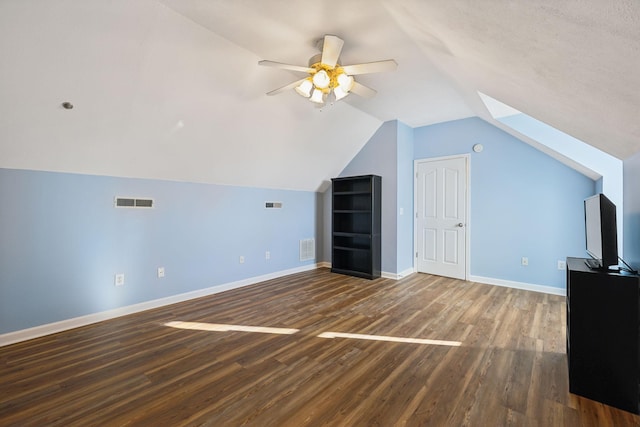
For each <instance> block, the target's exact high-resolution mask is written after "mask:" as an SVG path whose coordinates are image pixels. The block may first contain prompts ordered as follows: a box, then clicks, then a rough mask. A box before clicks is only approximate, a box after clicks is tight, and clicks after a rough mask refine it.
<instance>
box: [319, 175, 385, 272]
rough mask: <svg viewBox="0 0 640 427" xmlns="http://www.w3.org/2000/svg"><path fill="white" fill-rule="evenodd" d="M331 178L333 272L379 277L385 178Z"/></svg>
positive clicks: (369, 176)
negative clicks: (383, 183) (382, 201)
mask: <svg viewBox="0 0 640 427" xmlns="http://www.w3.org/2000/svg"><path fill="white" fill-rule="evenodd" d="M331 181H332V215H331V218H332V221H331V224H332V246H331V248H332V249H331V271H332V272H334V273H341V274H348V275H351V276H357V277H365V278H368V279H374V278H376V277H380V270H381V245H380V242H381V240H380V229H381V186H382V178H381V177H379V176H377V175H362V176H352V177H345V178H333V179H332V180H331Z"/></svg>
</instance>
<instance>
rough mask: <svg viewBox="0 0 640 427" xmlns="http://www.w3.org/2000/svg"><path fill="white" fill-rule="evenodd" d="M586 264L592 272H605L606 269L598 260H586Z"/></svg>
mask: <svg viewBox="0 0 640 427" xmlns="http://www.w3.org/2000/svg"><path fill="white" fill-rule="evenodd" d="M584 263H585V264H587V267H589V268H590V269H592V270H603V271H604V268H603V267H602V265H601V264H600V261H598V260H597V259H593V258H586V259H585V260H584Z"/></svg>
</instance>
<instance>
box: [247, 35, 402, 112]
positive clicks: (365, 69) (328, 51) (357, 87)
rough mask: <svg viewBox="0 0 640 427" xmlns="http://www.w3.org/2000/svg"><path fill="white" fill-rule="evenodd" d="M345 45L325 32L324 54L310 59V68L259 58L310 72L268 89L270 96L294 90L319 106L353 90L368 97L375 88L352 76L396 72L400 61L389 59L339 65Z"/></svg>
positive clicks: (265, 64)
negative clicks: (273, 88)
mask: <svg viewBox="0 0 640 427" xmlns="http://www.w3.org/2000/svg"><path fill="white" fill-rule="evenodd" d="M343 44H344V41H343V40H342V39H341V38H339V37H337V36H333V35H330V34H327V35H325V36H324V37H323V38H322V39H320V40H318V47H321V52H322V53H320V54H317V55H314V56H313V57H312V58H311V59H310V60H309V66H308V67H303V66H300V65H292V64H283V63H281V62H275V61H265V60H263V61H259V62H258V64H259V65H264V66H267V67H275V68H281V69H285V70H291V71H296V72H302V73H307V76H306V77H304V78H302V79H301V80H298V81H295V82H293V83H289V84H287V85H285V86H282V87H280V88H278V89H275V90H272V91H271V92H267V95H276V94H278V93H281V92H283V91H285V90H289V89H295V90H296V92H297V93H298V94H299V95H300V96H303V97H305V98H307V99H308V100H309V101H311V102H313V103H316V104H320V105H323V104H324V103H325V102H326V101H327V99H329V100H331V101H333V100H334V99H335V100H336V101H339V100H340V99H342V98H344V97H345V96H347V95H349V94H350V93H355V94H356V95H359V96H362V97H365V98H371V97H372V96H374V95H375V94H376V91H375V90H373V89H371V88H369V87H367V86H364V85H362V84H360V83H358V82H356V81H355V79H354V78H353V76H355V75H359V74H369V73H380V72H383V71H393V70H395V69H396V67H397V66H398V64H397V63H396V61H394V60H393V59H386V60H384V61H375V62H367V63H363V64H354V65H340V64H338V59H339V58H340V53H341V51H342V45H343Z"/></svg>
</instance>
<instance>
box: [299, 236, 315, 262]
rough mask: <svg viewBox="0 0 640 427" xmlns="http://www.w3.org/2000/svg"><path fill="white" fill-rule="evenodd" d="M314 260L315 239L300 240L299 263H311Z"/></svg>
mask: <svg viewBox="0 0 640 427" xmlns="http://www.w3.org/2000/svg"><path fill="white" fill-rule="evenodd" d="M314 259H316V241H315V239H303V240H300V261H311V260H314Z"/></svg>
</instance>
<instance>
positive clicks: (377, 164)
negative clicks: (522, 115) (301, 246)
mask: <svg viewBox="0 0 640 427" xmlns="http://www.w3.org/2000/svg"><path fill="white" fill-rule="evenodd" d="M397 128H398V122H397V121H395V120H394V121H390V122H385V123H383V124H382V126H380V128H379V129H378V130H377V131H376V133H375V134H374V135H373V136H372V137H371V139H370V140H369V142H367V144H366V145H365V146H364V147H362V149H361V150H360V152H358V154H357V155H356V156H355V157H354V158H353V160H351V162H350V163H349V164H348V165H347V166H346V167H345V168H344V169H343V170H342V172H340V176H357V175H370V174H373V175H380V176H381V177H382V233H381V234H382V236H381V238H382V254H381V256H382V271H383V272H389V273H395V272H396V271H398V270H397V262H398V259H397V252H396V248H397V247H398V236H397V232H398V230H397V206H398V202H397V195H396V192H397V188H398V172H397V162H396V159H397V157H398V154H397V148H396V135H397ZM328 191H329V193H330V192H331V191H330V190H328ZM329 221H331V219H330V218H329ZM329 224H331V223H330V222H329ZM329 229H330V227H329Z"/></svg>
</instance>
